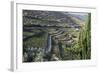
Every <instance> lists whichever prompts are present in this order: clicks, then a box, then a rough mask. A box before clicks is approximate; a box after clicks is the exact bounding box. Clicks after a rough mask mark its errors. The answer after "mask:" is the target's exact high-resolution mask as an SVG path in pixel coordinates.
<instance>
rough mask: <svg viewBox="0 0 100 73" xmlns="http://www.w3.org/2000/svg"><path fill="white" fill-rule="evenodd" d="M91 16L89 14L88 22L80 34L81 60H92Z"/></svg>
mask: <svg viewBox="0 0 100 73" xmlns="http://www.w3.org/2000/svg"><path fill="white" fill-rule="evenodd" d="M90 19H91V14H90V13H89V14H88V21H87V23H86V24H85V25H84V26H83V27H82V29H81V31H80V34H79V41H78V43H79V48H80V49H81V51H80V54H81V59H90V57H91V53H90V52H91V49H90V48H91V26H90V25H91V20H90Z"/></svg>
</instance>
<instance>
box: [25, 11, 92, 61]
mask: <svg viewBox="0 0 100 73" xmlns="http://www.w3.org/2000/svg"><path fill="white" fill-rule="evenodd" d="M82 14H83V15H84V17H82V16H81V15H80V14H79V13H76V15H75V14H73V13H70V12H53V11H31V10H23V62H40V61H57V60H82V59H90V58H91V14H90V13H82Z"/></svg>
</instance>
